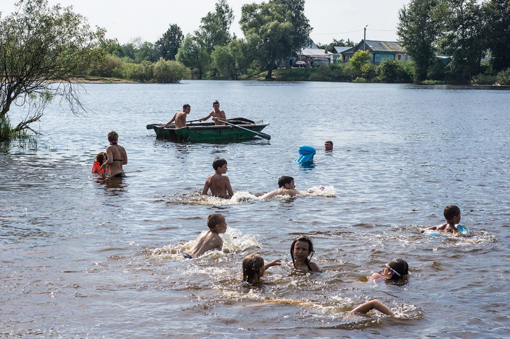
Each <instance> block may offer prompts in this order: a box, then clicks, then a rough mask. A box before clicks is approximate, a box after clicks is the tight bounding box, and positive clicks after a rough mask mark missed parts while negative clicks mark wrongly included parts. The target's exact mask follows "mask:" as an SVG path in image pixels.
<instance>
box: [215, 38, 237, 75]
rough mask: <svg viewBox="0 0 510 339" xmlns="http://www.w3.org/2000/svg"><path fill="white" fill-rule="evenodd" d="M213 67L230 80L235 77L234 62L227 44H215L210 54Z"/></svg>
mask: <svg viewBox="0 0 510 339" xmlns="http://www.w3.org/2000/svg"><path fill="white" fill-rule="evenodd" d="M211 58H212V60H213V65H214V67H215V68H216V69H217V70H218V71H219V72H220V74H223V75H226V76H229V77H230V78H231V79H232V80H235V79H236V74H237V71H236V63H235V59H234V57H233V55H232V54H231V53H230V50H229V48H228V46H216V48H215V49H214V51H213V52H212V54H211Z"/></svg>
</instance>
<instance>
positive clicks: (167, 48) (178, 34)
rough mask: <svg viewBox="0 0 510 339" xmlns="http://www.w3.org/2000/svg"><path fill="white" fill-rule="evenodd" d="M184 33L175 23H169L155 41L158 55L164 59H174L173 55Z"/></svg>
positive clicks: (177, 49) (179, 45) (175, 53)
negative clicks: (166, 28) (161, 35)
mask: <svg viewBox="0 0 510 339" xmlns="http://www.w3.org/2000/svg"><path fill="white" fill-rule="evenodd" d="M183 39H184V35H183V34H182V31H181V28H180V27H179V26H177V25H176V24H173V25H170V27H169V28H168V30H167V31H166V32H165V33H164V34H163V37H161V39H159V40H158V41H157V42H156V44H155V45H156V48H157V50H158V52H159V56H160V57H162V58H163V59H165V60H175V56H176V55H177V52H178V51H179V47H181V44H182V40H183Z"/></svg>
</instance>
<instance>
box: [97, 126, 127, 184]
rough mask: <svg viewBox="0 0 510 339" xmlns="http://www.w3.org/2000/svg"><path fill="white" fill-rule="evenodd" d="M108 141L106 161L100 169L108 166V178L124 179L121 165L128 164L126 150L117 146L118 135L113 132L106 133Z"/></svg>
mask: <svg viewBox="0 0 510 339" xmlns="http://www.w3.org/2000/svg"><path fill="white" fill-rule="evenodd" d="M108 141H109V142H110V146H108V147H107V148H106V161H105V162H103V165H101V169H103V168H104V167H107V166H108V167H109V168H110V177H117V178H122V177H125V176H126V174H125V173H124V169H123V168H122V165H126V164H127V163H128V157H127V153H126V149H125V148H124V147H122V146H120V145H118V144H117V142H118V141H119V135H118V134H117V132H115V131H111V132H110V133H108Z"/></svg>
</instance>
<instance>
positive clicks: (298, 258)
mask: <svg viewBox="0 0 510 339" xmlns="http://www.w3.org/2000/svg"><path fill="white" fill-rule="evenodd" d="M314 253H315V251H314V249H313V243H312V239H310V238H309V237H307V236H304V235H302V236H299V237H297V238H296V239H294V241H293V242H292V245H290V256H291V257H292V265H293V266H294V268H295V269H297V270H300V271H305V272H320V268H319V266H317V264H315V263H313V262H312V261H311V260H312V257H313V254H314ZM309 256H310V258H308V257H309Z"/></svg>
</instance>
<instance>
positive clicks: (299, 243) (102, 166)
mask: <svg viewBox="0 0 510 339" xmlns="http://www.w3.org/2000/svg"><path fill="white" fill-rule="evenodd" d="M108 140H109V141H110V146H109V147H108V148H107V150H106V152H100V153H99V154H98V155H97V157H96V160H95V162H94V166H93V168H92V173H97V174H106V173H108V172H109V174H110V176H112V175H113V176H119V174H120V175H122V176H124V172H123V170H122V165H123V164H126V163H127V154H126V151H125V149H124V148H123V147H122V146H118V145H117V141H118V135H117V133H116V132H114V131H111V132H110V133H109V134H108ZM332 149H333V143H332V142H331V141H329V140H328V141H326V142H325V150H326V151H332ZM117 158H119V159H117ZM115 161H118V162H119V163H118V165H120V166H115V165H117V164H116V163H115ZM112 165H113V166H114V167H115V168H114V169H115V171H114V172H115V173H113V172H112V169H111V167H112ZM117 167H118V168H117ZM213 168H214V171H215V172H214V174H213V175H211V176H210V177H208V178H207V179H206V181H205V183H204V186H203V189H202V194H203V195H207V194H208V192H209V190H210V191H211V194H212V195H213V196H216V197H221V198H230V197H232V196H233V195H234V192H233V190H232V186H231V184H230V180H229V178H228V177H227V176H226V175H225V173H226V172H227V170H228V167H227V161H226V160H225V159H221V158H217V159H215V160H214V162H213ZM278 186H279V188H278V189H277V190H274V191H271V192H268V193H266V194H264V195H262V196H261V197H259V199H261V200H265V199H268V198H271V197H274V196H277V195H287V196H296V195H299V194H301V195H306V194H307V193H308V191H307V192H302V191H298V190H296V186H295V184H294V179H293V178H292V177H289V176H282V177H280V178H279V179H278ZM444 217H445V219H446V223H444V224H441V225H437V226H432V227H428V228H423V229H420V232H422V233H423V232H426V231H438V232H442V233H444V234H448V235H453V236H460V235H462V232H460V230H459V228H458V223H459V222H460V217H461V216H460V209H459V208H458V207H457V206H447V207H446V208H445V210H444ZM207 226H208V227H209V230H208V231H203V232H201V233H200V235H199V236H198V237H197V239H196V241H195V244H194V246H193V247H192V248H191V249H190V250H189V251H185V252H182V256H183V257H184V258H185V259H194V258H198V257H200V256H201V255H203V254H204V253H205V252H207V251H210V250H222V251H224V252H225V253H228V252H229V251H228V249H226V248H223V239H222V238H221V237H220V234H223V233H225V232H226V231H227V222H226V220H225V217H224V216H223V215H221V214H218V213H216V214H211V215H209V217H208V218H207ZM314 253H315V250H314V247H313V243H312V240H311V239H310V238H309V237H307V236H304V235H303V236H299V237H297V238H296V239H294V241H293V242H292V244H291V246H290V254H291V258H292V267H293V268H294V269H295V270H298V271H302V272H311V273H321V270H320V268H319V266H318V265H317V264H316V263H314V262H312V261H311V259H312V257H313V255H314ZM278 265H281V260H279V259H275V260H272V261H270V262H269V263H267V264H265V262H264V259H263V258H262V257H261V256H260V255H258V254H250V255H248V256H246V257H245V258H244V259H243V262H242V271H243V281H244V282H246V283H249V284H253V285H257V284H260V283H261V282H262V277H263V276H264V273H265V272H266V270H267V269H268V268H270V267H271V266H278ZM408 275H409V266H408V264H407V262H406V261H405V260H402V259H393V260H391V261H390V262H388V263H387V264H386V265H385V268H384V270H383V272H382V273H374V274H372V275H371V276H370V278H369V281H372V280H379V279H384V280H385V281H399V280H403V279H406V278H407V276H408ZM372 309H376V310H378V311H380V312H382V313H384V314H386V315H390V316H394V317H396V316H398V315H397V314H395V313H394V312H393V311H392V310H391V309H390V308H389V307H387V306H386V305H384V304H383V303H382V302H380V301H379V300H376V299H374V300H371V301H369V302H366V303H364V304H362V305H360V306H358V307H356V308H355V309H353V310H352V311H351V313H361V314H365V313H367V312H369V311H370V310H372Z"/></svg>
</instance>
